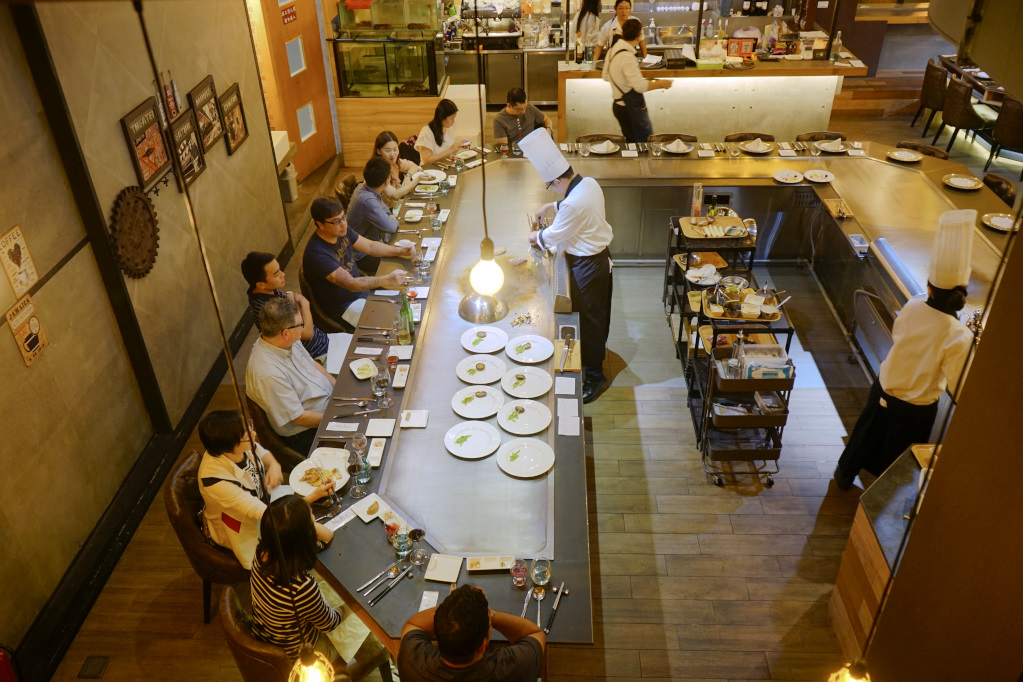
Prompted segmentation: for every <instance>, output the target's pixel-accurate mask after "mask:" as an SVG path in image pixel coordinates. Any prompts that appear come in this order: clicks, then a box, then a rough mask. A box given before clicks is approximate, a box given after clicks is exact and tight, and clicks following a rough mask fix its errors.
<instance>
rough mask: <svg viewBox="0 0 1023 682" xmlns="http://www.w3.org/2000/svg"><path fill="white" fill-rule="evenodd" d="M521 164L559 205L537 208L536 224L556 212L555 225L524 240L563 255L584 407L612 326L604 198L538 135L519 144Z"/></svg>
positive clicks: (596, 388)
mask: <svg viewBox="0 0 1023 682" xmlns="http://www.w3.org/2000/svg"><path fill="white" fill-rule="evenodd" d="M519 146H520V147H521V148H522V151H523V152H524V153H525V155H526V158H527V159H529V161H530V163H532V164H533V167H534V168H536V170H537V172H538V173H539V174H540V177H541V178H542V179H543V181H544V182H545V183H547V189H550V190H554V191H555V192H557V193H558V194H563V195H564V196H565V198H564V199H562V200H561V201H558V202H552V203H549V204H545V205H543V206H541V207H540V208H539V209H538V210H537V212H536V215H537V218H540V217H542V216H543V214H545V213H547V212H548V211H550V210H552V209H553V210H555V211H556V214H555V217H554V222H553V223H551V225H550V227H547V228H545V229H543V230H540V231H539V232H533V233H532V234H530V236H529V242H530V243H531V244H535V245H536V246H539V247H540V248H543V249H550V250H553V249H554V248H555V247H557V248H560V249H563V250H564V251H565V259H566V261H567V262H568V265H569V268H570V273H569V279H570V286H571V291H570V294H571V296H572V309H573V310H574V311H575V312H577V313H579V327H580V329H579V335H580V337H581V339H580V343H581V344H582V366H583V402H586V403H588V402H592V401H593V400H596V398H597V394H598V393H600V390H601V389H602V388H604V385H605V384H606V383H607V379H606V377H605V376H604V354H605V350H606V347H607V335H608V330H609V329H610V326H611V289H612V284H613V283H612V278H611V253H610V251H609V250H608V248H607V247H608V244H610V243H611V240H612V239H613V238H614V233H613V232H612V230H611V225H610V224H609V223H608V222H607V220H606V219H605V217H604V192H603V191H602V190H601V189H600V185H598V184H597V181H596V180H594V179H593V178H584V177H582V176H581V175H576V173H575V171H573V170H572V166H570V165H569V163H568V161H566V160H565V157H563V156H562V155H561V152H559V151H558V147H557V145H555V144H554V142H553V141H552V140H551V137H550V135H548V134H547V133H546V132H545V131H543V130H534V131H533V132H532V133H530V134H529V135H527V136H526V137H524V138H522V141H521V142H520V143H519Z"/></svg>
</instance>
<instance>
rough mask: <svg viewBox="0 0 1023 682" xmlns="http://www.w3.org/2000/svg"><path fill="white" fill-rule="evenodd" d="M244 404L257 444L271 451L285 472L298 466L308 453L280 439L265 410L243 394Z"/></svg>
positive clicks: (289, 471)
mask: <svg viewBox="0 0 1023 682" xmlns="http://www.w3.org/2000/svg"><path fill="white" fill-rule="evenodd" d="M245 406H246V407H247V408H248V410H249V416H251V417H252V426H253V428H255V429H256V437H258V438H259V444H260V445H262V446H263V447H264V448H266V449H267V450H269V451H270V452H272V453H273V455H274V457H276V458H277V461H278V462H280V464H281V469H282V470H283V471H284V472H285V473H291V470H292V469H294V468H295V467H296V466H298V464H299V462H302V461H304V460H305V459H306V457H308V456H309V453H305V452H299V451H298V450H296V449H295V448H293V447H291V446H290V445H288V444H287V443H285V442H284V441H283V440H281V437H280V436H278V435H277V432H276V431H274V430H273V427H272V426H270V418H269V417H268V416H267V414H266V412H264V411H263V408H262V407H260V406H259V404H258V403H257V402H256V401H255V400H253V399H252V398H250V397H249V396H245Z"/></svg>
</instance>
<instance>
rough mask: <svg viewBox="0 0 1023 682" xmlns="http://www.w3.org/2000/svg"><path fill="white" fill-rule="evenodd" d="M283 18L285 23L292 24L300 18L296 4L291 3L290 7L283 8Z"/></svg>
mask: <svg viewBox="0 0 1023 682" xmlns="http://www.w3.org/2000/svg"><path fill="white" fill-rule="evenodd" d="M281 19H282V20H283V21H284V23H285V25H287V24H290V23H291V22H293V21H296V20H297V19H298V14H297V13H296V11H295V6H294V5H291V6H290V7H285V8H284V9H282V10H281Z"/></svg>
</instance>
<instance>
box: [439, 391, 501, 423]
mask: <svg viewBox="0 0 1023 682" xmlns="http://www.w3.org/2000/svg"><path fill="white" fill-rule="evenodd" d="M478 392H482V393H486V395H485V396H483V397H480V396H477V395H476V393H478ZM502 405H504V393H501V392H500V391H498V390H497V389H496V388H492V387H490V386H468V387H466V388H463V389H462V390H461V391H459V392H458V393H456V394H455V395H454V396H453V397H452V398H451V409H452V410H454V411H455V414H457V415H458V416H459V417H464V418H466V419H486V418H487V417H493V416H494V415H495V414H497V411H498V410H500V409H501V406H502Z"/></svg>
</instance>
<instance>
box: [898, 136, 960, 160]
mask: <svg viewBox="0 0 1023 682" xmlns="http://www.w3.org/2000/svg"><path fill="white" fill-rule="evenodd" d="M895 146H896V147H898V148H899V149H912V150H914V151H918V152H920V153H921V154H923V155H924V156H933V157H934V158H936V159H947V158H948V152H946V151H945V150H944V149H942V148H941V147H934V146H932V145H929V144H924V143H923V142H914V141H912V140H901V141H900V142H899V143H898V144H896V145H895Z"/></svg>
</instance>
